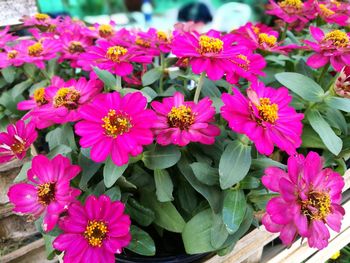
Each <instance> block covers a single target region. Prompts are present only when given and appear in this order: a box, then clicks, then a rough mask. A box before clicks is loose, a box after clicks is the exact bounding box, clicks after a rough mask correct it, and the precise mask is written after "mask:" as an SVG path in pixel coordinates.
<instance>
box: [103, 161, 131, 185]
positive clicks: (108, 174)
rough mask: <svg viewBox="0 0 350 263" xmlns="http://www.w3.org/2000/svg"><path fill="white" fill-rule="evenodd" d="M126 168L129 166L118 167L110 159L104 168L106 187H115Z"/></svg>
mask: <svg viewBox="0 0 350 263" xmlns="http://www.w3.org/2000/svg"><path fill="white" fill-rule="evenodd" d="M126 168H128V164H124V165H122V166H117V165H115V163H114V162H113V161H112V159H111V158H110V157H108V159H107V160H106V163H105V166H104V167H103V181H104V182H105V186H106V187H107V188H109V187H111V186H112V185H114V183H115V182H116V181H117V180H118V178H119V177H120V176H122V174H123V173H124V172H125V170H126Z"/></svg>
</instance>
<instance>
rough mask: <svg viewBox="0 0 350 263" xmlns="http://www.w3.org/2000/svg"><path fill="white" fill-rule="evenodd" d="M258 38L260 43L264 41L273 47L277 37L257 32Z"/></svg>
mask: <svg viewBox="0 0 350 263" xmlns="http://www.w3.org/2000/svg"><path fill="white" fill-rule="evenodd" d="M258 38H259V44H260V45H262V44H264V43H265V44H266V45H268V46H269V47H274V46H275V45H276V42H277V38H276V37H275V36H274V35H268V34H266V33H261V34H259V36H258Z"/></svg>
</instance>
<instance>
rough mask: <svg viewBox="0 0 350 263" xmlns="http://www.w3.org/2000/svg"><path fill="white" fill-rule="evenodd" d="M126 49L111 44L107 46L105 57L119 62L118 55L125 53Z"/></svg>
mask: <svg viewBox="0 0 350 263" xmlns="http://www.w3.org/2000/svg"><path fill="white" fill-rule="evenodd" d="M127 52H128V50H127V49H126V48H124V47H121V46H112V47H109V48H108V50H107V53H106V57H107V58H109V59H110V60H112V61H113V62H120V57H121V56H123V55H125V54H126V53H127Z"/></svg>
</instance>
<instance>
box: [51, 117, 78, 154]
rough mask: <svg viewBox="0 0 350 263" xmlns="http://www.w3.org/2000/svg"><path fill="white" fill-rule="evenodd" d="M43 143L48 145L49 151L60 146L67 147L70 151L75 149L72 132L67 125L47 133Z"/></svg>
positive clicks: (70, 127)
mask: <svg viewBox="0 0 350 263" xmlns="http://www.w3.org/2000/svg"><path fill="white" fill-rule="evenodd" d="M45 141H46V142H47V143H48V144H49V148H50V149H53V148H54V147H56V146H59V145H62V144H64V145H67V146H69V147H70V148H71V149H72V150H76V149H77V145H76V143H75V138H74V132H73V129H72V126H71V125H70V124H69V123H67V124H65V125H63V126H61V127H57V128H56V129H54V130H52V131H50V132H48V133H47V134H46V137H45Z"/></svg>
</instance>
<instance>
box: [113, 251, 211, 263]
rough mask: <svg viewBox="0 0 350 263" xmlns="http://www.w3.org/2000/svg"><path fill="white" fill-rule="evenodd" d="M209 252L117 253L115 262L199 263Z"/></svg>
mask: <svg viewBox="0 0 350 263" xmlns="http://www.w3.org/2000/svg"><path fill="white" fill-rule="evenodd" d="M210 255H211V253H204V254H196V255H186V254H183V255H177V256H165V257H138V256H134V255H132V256H126V255H118V256H117V263H141V262H142V263H148V262H149V263H151V262H152V263H199V262H203V261H204V260H205V259H207V258H209V257H210Z"/></svg>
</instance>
